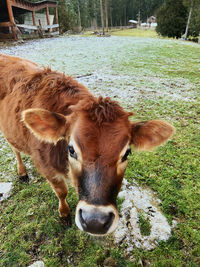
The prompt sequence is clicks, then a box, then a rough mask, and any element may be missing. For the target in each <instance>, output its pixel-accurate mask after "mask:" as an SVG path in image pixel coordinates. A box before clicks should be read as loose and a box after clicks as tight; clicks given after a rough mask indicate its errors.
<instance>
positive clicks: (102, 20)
mask: <svg viewBox="0 0 200 267" xmlns="http://www.w3.org/2000/svg"><path fill="white" fill-rule="evenodd" d="M100 7H101V26H102V31H103V35H104V34H105V31H104V14H103V3H102V0H100Z"/></svg>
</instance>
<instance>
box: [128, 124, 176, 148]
mask: <svg viewBox="0 0 200 267" xmlns="http://www.w3.org/2000/svg"><path fill="white" fill-rule="evenodd" d="M131 127H132V128H131V136H132V144H133V145H134V147H135V149H136V150H140V151H142V150H143V151H145V150H146V151H151V150H153V149H154V148H155V147H157V146H160V145H162V144H163V143H164V142H166V141H167V140H168V139H169V138H170V137H171V136H172V134H173V132H174V127H173V126H172V125H170V124H169V123H167V122H165V121H161V120H151V121H144V122H134V123H132V125H131Z"/></svg>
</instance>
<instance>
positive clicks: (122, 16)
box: [59, 0, 164, 30]
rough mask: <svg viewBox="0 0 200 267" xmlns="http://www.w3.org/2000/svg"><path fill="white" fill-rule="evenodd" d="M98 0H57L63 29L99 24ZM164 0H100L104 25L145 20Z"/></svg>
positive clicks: (120, 24)
mask: <svg viewBox="0 0 200 267" xmlns="http://www.w3.org/2000/svg"><path fill="white" fill-rule="evenodd" d="M100 2H101V1H100V0H59V7H60V8H59V13H60V14H59V16H60V23H61V24H62V27H63V30H68V29H71V28H73V27H74V26H75V27H79V28H80V27H81V28H82V29H85V28H90V27H94V28H95V27H100V26H101V12H100ZM163 3H164V0H102V4H103V11H104V18H105V25H106V12H107V17H108V26H109V27H116V26H126V25H127V24H128V21H129V20H130V19H134V20H138V19H139V18H140V20H141V21H145V22H146V21H147V18H148V17H150V16H152V15H155V12H156V10H157V9H158V8H159V7H160V6H161V5H162V4H163Z"/></svg>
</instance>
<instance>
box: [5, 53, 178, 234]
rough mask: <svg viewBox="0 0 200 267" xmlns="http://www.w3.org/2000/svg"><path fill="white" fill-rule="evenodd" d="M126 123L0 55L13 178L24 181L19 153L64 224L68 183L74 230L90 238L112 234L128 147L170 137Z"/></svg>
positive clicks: (105, 106)
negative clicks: (73, 198) (44, 184)
mask: <svg viewBox="0 0 200 267" xmlns="http://www.w3.org/2000/svg"><path fill="white" fill-rule="evenodd" d="M130 115H132V113H129V112H126V111H124V110H123V108H122V107H121V106H120V105H119V104H118V103H117V102H115V101H112V100H111V99H109V98H102V97H94V96H93V95H92V94H91V93H90V92H89V91H88V90H87V89H86V88H85V87H84V86H83V85H81V84H79V83H78V82H77V81H75V80H73V79H72V78H71V77H67V76H65V75H64V74H62V73H59V72H56V71H51V70H50V69H48V68H47V69H43V68H40V67H39V66H37V65H36V64H34V63H32V62H30V61H28V60H25V59H20V58H16V57H11V56H6V55H3V54H0V130H1V131H2V132H3V134H4V136H5V138H6V139H7V141H8V142H9V144H10V145H11V147H12V149H13V151H14V153H15V154H16V157H17V167H18V174H19V176H20V177H26V176H27V173H26V168H25V166H24V164H23V162H22V160H21V157H20V152H23V153H25V154H27V155H30V156H31V157H32V159H33V161H34V164H35V166H36V167H37V168H38V170H39V172H40V173H41V174H42V175H43V176H44V177H45V178H46V179H47V180H48V182H49V183H50V185H51V187H52V188H53V190H54V191H55V193H56V195H57V197H58V199H59V214H60V217H61V218H62V219H66V222H69V206H68V204H67V202H66V200H65V198H66V196H67V186H66V180H67V178H70V179H71V181H72V183H73V185H74V186H75V188H76V191H77V193H78V196H79V202H78V205H77V208H76V218H75V221H76V224H77V226H78V228H79V229H81V230H84V231H86V232H89V233H91V234H96V235H103V234H108V233H111V232H112V231H114V230H115V228H116V227H117V223H118V211H117V208H116V197H117V194H118V192H119V190H120V187H121V183H122V179H123V176H124V172H125V169H126V166H127V157H128V155H129V154H130V152H131V150H130V146H131V145H133V147H134V149H135V150H152V149H153V148H155V147H157V146H159V145H161V144H163V143H164V142H165V141H166V140H167V139H168V138H169V137H170V136H171V135H172V133H173V131H174V128H173V127H172V126H171V125H170V124H168V123H167V122H164V121H161V120H151V121H144V122H130V121H129V119H128V118H129V116H130Z"/></svg>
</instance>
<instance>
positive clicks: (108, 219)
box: [103, 212, 115, 228]
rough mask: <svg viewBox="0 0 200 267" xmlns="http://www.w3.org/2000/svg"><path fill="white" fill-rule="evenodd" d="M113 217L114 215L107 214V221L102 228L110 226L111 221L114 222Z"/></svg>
mask: <svg viewBox="0 0 200 267" xmlns="http://www.w3.org/2000/svg"><path fill="white" fill-rule="evenodd" d="M114 217H115V215H114V213H112V212H109V214H108V218H107V221H106V222H105V223H104V225H103V227H104V228H109V227H110V225H111V224H112V222H113V220H114Z"/></svg>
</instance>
